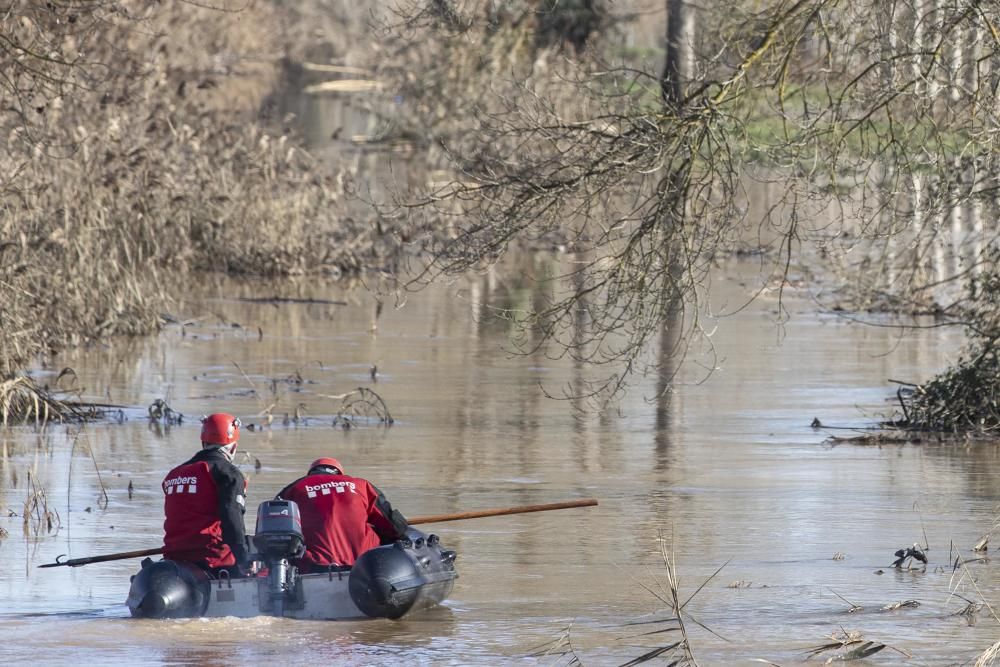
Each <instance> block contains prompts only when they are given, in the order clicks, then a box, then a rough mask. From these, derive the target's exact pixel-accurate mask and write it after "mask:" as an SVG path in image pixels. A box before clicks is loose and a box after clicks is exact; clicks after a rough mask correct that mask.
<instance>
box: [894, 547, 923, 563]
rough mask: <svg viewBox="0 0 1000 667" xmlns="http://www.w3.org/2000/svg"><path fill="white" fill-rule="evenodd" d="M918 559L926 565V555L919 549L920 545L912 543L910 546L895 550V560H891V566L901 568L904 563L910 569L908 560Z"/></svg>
mask: <svg viewBox="0 0 1000 667" xmlns="http://www.w3.org/2000/svg"><path fill="white" fill-rule="evenodd" d="M911 559H912V560H918V561H920V562H921V563H923V564H924V567H927V556H926V555H925V554H924V552H923V551H922V550H921V549H920V545H918V544H914V545H913V546H912V547H906V548H905V549H900V550H899V551H897V552H896V560H894V561H893V562H892V566H893V567H894V568H897V569H901V568H902V567H903V565H904V563H905V564H906V566H907V569H910V562H909V561H910V560H911Z"/></svg>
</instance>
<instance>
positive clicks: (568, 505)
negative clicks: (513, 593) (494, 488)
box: [38, 498, 597, 567]
mask: <svg viewBox="0 0 1000 667" xmlns="http://www.w3.org/2000/svg"><path fill="white" fill-rule="evenodd" d="M596 504H597V500H596V499H594V498H584V499H582V500H568V501H566V502H561V503H546V504H544V505H521V506H519V507H497V508H494V509H488V510H473V511H471V512H456V513H454V514H431V515H428V516H418V517H414V518H412V519H409V520H408V521H407V523H409V524H410V525H411V526H415V525H418V524H422V523H441V522H443V521H463V520H465V519H479V518H481V517H487V516H504V515H507V514H527V513H529V512H548V511H550V510H564V509H572V508H574V507H592V506H594V505H596ZM162 553H163V547H159V548H157V549H140V550H138V551H122V552H120V553H115V554H103V555H101V556H87V557H85V558H70V559H68V560H59V559H58V558H57V559H56V562H54V563H43V564H42V565H39V566H38V567H79V566H81V565H90V564H91V563H105V562H107V561H111V560H125V559H127V558H141V557H143V556H156V555H158V554H162ZM60 558H61V556H60Z"/></svg>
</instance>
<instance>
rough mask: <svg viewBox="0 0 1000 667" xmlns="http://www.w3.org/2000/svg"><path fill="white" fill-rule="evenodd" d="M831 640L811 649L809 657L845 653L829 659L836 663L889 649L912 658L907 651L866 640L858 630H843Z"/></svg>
mask: <svg viewBox="0 0 1000 667" xmlns="http://www.w3.org/2000/svg"><path fill="white" fill-rule="evenodd" d="M830 639H831V640H832V641H831V642H829V643H826V644H821V645H819V646H816V647H815V648H811V649H809V650H808V651H807V653H808V655H809V657H811V658H814V657H817V656H819V655H820V654H822V653H826V652H828V651H843V652H842V653H839V654H837V655H834V656H831V657H829V658H827V663H830V662H834V661H847V660H862V659H864V658H867V657H869V656H872V655H875V654H876V653H878V652H879V651H882V650H883V649H887V648H888V649H891V650H893V651H896V652H897V653H899V654H901V655H904V656H906V657H907V658H910V657H912V656H911V655H910V654H909V653H907V652H906V651H902V650H900V649H898V648H895V647H893V646H889V645H888V644H884V643H882V642H879V641H873V640H866V639H865V638H864V635H863V634H862V633H861V632H859V631H857V630H852V631H850V632H848V631H847V630H844V629H843V628H841V630H840V633H839V634H838V633H833V634H832V635H830Z"/></svg>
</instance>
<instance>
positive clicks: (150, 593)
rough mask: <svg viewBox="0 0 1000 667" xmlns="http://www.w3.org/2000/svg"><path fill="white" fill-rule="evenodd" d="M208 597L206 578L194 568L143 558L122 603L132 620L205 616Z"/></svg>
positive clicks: (183, 564)
mask: <svg viewBox="0 0 1000 667" xmlns="http://www.w3.org/2000/svg"><path fill="white" fill-rule="evenodd" d="M209 594H210V584H209V578H208V575H207V574H206V573H205V572H204V570H202V569H201V568H199V567H197V566H196V565H191V564H189V563H179V562H176V561H172V560H161V561H156V562H153V560H152V559H150V558H147V559H145V560H144V561H142V570H140V571H139V573H138V574H136V575H135V576H133V577H132V586H131V588H130V589H129V592H128V599H127V600H126V601H125V604H126V605H128V610H129V612H130V613H131V614H132V616H133V617H136V618H188V617H191V616H201V615H202V614H203V613H205V609H206V607H208V600H209Z"/></svg>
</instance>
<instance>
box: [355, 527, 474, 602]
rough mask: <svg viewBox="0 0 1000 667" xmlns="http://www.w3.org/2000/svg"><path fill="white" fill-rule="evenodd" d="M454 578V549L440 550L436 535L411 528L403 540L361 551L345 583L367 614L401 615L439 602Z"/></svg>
mask: <svg viewBox="0 0 1000 667" xmlns="http://www.w3.org/2000/svg"><path fill="white" fill-rule="evenodd" d="M456 578H458V572H457V571H456V570H455V552H454V551H446V550H444V549H442V548H441V546H440V542H439V540H438V536H437V535H426V536H425V535H424V534H423V533H421V532H420V531H418V530H415V529H412V528H411V529H410V531H409V533H408V534H407V537H405V538H404V539H402V540H399V541H397V542H395V543H393V544H389V545H384V546H381V547H375V548H374V549H370V550H368V551H366V552H364V553H363V554H361V556H359V557H358V560H357V561H355V563H354V567H353V568H351V575H350V579H349V580H348V582H347V583H348V590H349V591H350V594H351V599H352V600H353V601H354V604H355V605H357V607H358V609H360V610H361V611H362V612H364V613H365V614H367V615H368V616H372V617H385V618H401V617H402V616H403V615H404V614H406V613H408V612H410V611H413V610H416V609H421V608H423V607H429V606H431V605H434V604H438V603H439V602H441V601H442V600H443V599H444V598H446V597H447V596H448V594H449V593H451V589H452V587H453V586H454V585H455V579H456Z"/></svg>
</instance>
